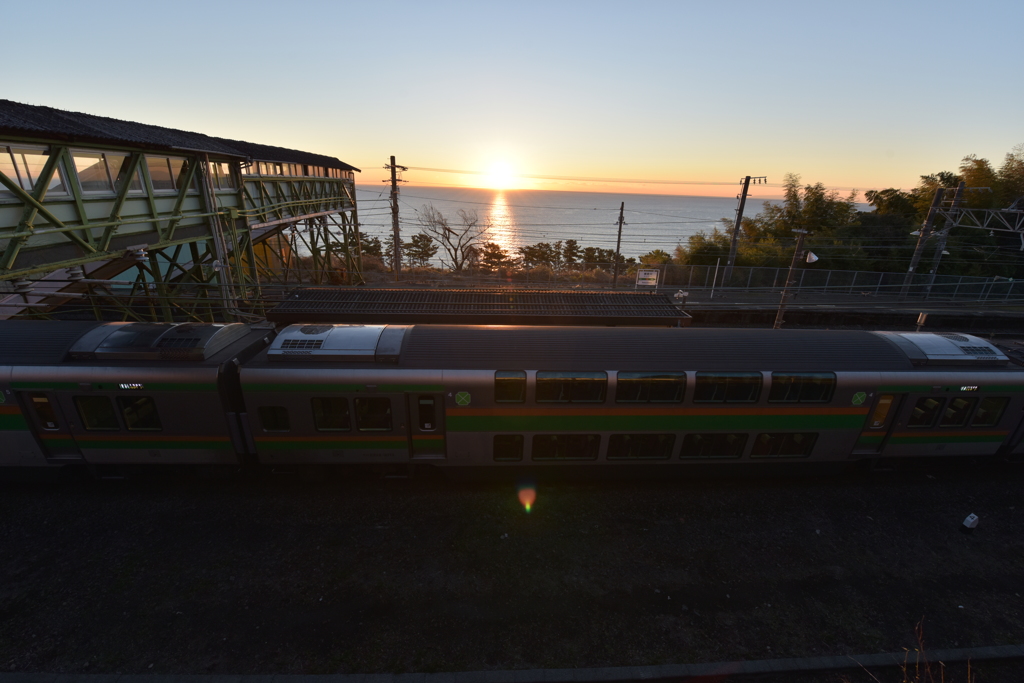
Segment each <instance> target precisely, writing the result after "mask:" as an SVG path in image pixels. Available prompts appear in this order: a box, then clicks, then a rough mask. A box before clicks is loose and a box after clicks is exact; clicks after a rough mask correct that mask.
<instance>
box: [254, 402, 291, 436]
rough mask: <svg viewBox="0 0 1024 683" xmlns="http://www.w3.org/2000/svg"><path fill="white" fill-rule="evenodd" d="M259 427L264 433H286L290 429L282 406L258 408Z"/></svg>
mask: <svg viewBox="0 0 1024 683" xmlns="http://www.w3.org/2000/svg"><path fill="white" fill-rule="evenodd" d="M259 415H260V426H261V427H263V431H265V432H287V431H289V430H290V429H291V428H292V425H291V421H290V420H289V419H288V409H287V408H285V407H284V406H260V407H259Z"/></svg>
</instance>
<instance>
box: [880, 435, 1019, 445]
mask: <svg viewBox="0 0 1024 683" xmlns="http://www.w3.org/2000/svg"><path fill="white" fill-rule="evenodd" d="M1005 438H1006V437H1005V436H975V435H965V436H943V435H941V434H922V435H921V436H893V437H892V438H891V439H889V445H890V446H894V445H899V444H927V443H1000V442H1002V441H1003V440H1004V439H1005Z"/></svg>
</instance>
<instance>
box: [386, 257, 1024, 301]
mask: <svg viewBox="0 0 1024 683" xmlns="http://www.w3.org/2000/svg"><path fill="white" fill-rule="evenodd" d="M643 267H644V268H652V269H657V270H659V271H661V273H660V275H659V279H658V288H659V289H663V290H684V291H689V292H702V291H703V292H712V291H713V292H714V293H715V295H716V296H717V295H718V294H719V293H721V294H737V293H744V294H757V293H762V294H769V293H777V292H781V290H782V288H783V286H784V285H785V282H786V275H787V273H788V270H789V269H788V267H787V268H763V267H735V268H733V272H732V276H731V277H730V278H729V280H728V282H726V281H725V280H724V275H725V268H724V267H723V266H678V265H660V266H643ZM611 272H612V267H611V264H605V263H588V264H585V266H584V267H581V268H575V269H569V268H564V269H559V270H554V269H551V268H549V267H547V266H540V267H537V268H533V269H522V270H508V271H500V272H498V273H486V272H479V271H476V272H466V273H464V274H461V275H456V274H446V273H442V272H440V271H436V270H433V269H427V268H414V269H410V270H408V271H403V274H402V282H403V283H405V284H414V283H423V284H435V285H437V286H444V285H445V284H458V283H461V284H471V285H475V286H495V285H504V286H507V285H509V284H512V285H515V286H526V287H542V286H549V287H565V286H567V285H568V286H574V287H586V288H589V287H595V288H604V287H609V286H611V282H612V275H611ZM376 275H378V277H380V279H381V280H382V281H383V280H390V279H391V275H390V274H386V275H384V274H381V273H377V274H376ZM390 281H393V280H390ZM635 282H636V273H635V271H632V270H631V271H629V272H625V268H623V272H622V273H620V275H619V283H618V286H619V287H620V288H632V287H634V286H635ZM793 288H794V291H798V292H804V293H818V294H823V295H834V296H870V297H889V298H895V297H907V298H914V299H935V300H960V301H986V302H991V303H993V304H996V303H1000V302H1012V301H1015V300H1016V301H1018V302H1020V301H1024V280H1014V279H1012V278H1004V277H1000V276H994V277H971V276H967V275H935V276H934V279H933V278H932V275H930V274H929V273H916V274H914V275H913V276H911V277H910V278H909V282H908V278H907V273H879V272H874V271H863V270H819V269H815V268H801V269H799V270H797V271H796V273H795V275H794V284H793ZM904 288H906V291H905V292H904Z"/></svg>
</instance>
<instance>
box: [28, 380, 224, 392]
mask: <svg viewBox="0 0 1024 683" xmlns="http://www.w3.org/2000/svg"><path fill="white" fill-rule="evenodd" d="M118 384H119V383H118V382H93V383H91V387H90V388H95V389H97V390H98V391H128V390H127V389H118ZM11 386H12V387H13V388H15V389H22V390H32V389H37V390H40V391H55V390H70V391H76V390H81V388H82V387H81V386H80V385H79V384H78V383H77V382H11ZM142 386H143V388H142V389H131V391H132V392H133V393H139V392H146V391H216V390H217V385H216V383H214V382H143V383H142Z"/></svg>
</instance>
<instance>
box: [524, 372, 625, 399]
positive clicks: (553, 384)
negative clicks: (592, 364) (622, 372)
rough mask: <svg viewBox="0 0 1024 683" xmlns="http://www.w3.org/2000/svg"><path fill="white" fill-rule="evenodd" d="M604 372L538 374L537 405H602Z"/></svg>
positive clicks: (605, 382)
mask: <svg viewBox="0 0 1024 683" xmlns="http://www.w3.org/2000/svg"><path fill="white" fill-rule="evenodd" d="M607 388H608V373H605V372H538V373H537V403H604V396H605V391H606V390H607Z"/></svg>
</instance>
